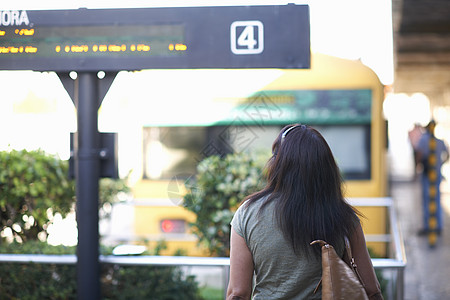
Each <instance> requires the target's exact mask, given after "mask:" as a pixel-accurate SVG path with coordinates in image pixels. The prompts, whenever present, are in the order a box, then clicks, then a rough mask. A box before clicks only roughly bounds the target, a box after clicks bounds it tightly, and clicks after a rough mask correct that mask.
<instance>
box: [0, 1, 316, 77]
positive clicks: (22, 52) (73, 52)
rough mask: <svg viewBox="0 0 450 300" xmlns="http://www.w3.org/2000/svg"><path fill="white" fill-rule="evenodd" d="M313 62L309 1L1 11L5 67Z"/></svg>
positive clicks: (0, 58)
mask: <svg viewBox="0 0 450 300" xmlns="http://www.w3.org/2000/svg"><path fill="white" fill-rule="evenodd" d="M309 65H310V37H309V9H308V6H306V5H294V4H289V5H282V6H223V7H171V8H136V9H77V10H42V11H38V10H36V11H27V10H20V11H14V10H10V11H0V70H36V71H72V70H74V71H97V70H102V71H110V70H141V69H160V68H309Z"/></svg>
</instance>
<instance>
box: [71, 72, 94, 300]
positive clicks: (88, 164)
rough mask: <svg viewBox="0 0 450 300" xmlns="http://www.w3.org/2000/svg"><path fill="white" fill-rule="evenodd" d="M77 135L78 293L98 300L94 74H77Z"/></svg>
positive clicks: (83, 298)
mask: <svg viewBox="0 0 450 300" xmlns="http://www.w3.org/2000/svg"><path fill="white" fill-rule="evenodd" d="M77 81H78V87H77V89H78V93H77V94H78V95H77V96H78V97H76V99H75V105H76V108H77V121H78V122H77V123H78V132H77V137H76V139H75V143H76V144H75V153H74V154H75V177H76V179H77V180H76V196H77V204H76V210H77V214H76V216H77V224H78V246H77V257H78V263H77V287H78V289H77V294H78V299H80V300H90V299H92V300H98V299H100V263H99V226H98V222H99V216H98V205H99V204H98V203H99V200H98V195H99V170H100V159H99V153H98V151H99V144H100V134H99V132H98V126H97V121H98V103H99V89H98V84H97V81H98V79H97V75H96V73H91V72H83V73H79V74H78V78H77Z"/></svg>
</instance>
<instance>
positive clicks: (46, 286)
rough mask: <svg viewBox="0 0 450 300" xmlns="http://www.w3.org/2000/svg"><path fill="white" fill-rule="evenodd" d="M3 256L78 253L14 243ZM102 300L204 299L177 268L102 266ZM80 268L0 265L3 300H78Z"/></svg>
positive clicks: (4, 248) (6, 246)
mask: <svg viewBox="0 0 450 300" xmlns="http://www.w3.org/2000/svg"><path fill="white" fill-rule="evenodd" d="M0 253H35V254H36V253H41V254H74V253H75V247H63V246H50V245H47V244H46V243H43V242H38V241H34V242H28V243H23V244H20V243H11V244H3V245H1V246H0ZM100 281H101V291H102V299H105V300H106V299H108V300H115V299H158V300H191V299H192V300H200V299H201V297H200V296H199V289H198V284H197V282H196V281H195V278H194V277H193V276H184V274H183V273H182V272H181V270H180V269H179V268H177V267H158V266H122V265H114V264H102V266H101V278H100ZM76 291H77V280H76V265H64V264H36V263H0V299H21V300H40V299H76V298H77V293H76Z"/></svg>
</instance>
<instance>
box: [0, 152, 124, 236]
mask: <svg viewBox="0 0 450 300" xmlns="http://www.w3.org/2000/svg"><path fill="white" fill-rule="evenodd" d="M68 174H69V164H68V161H66V160H61V159H59V158H57V157H55V156H51V155H48V154H46V153H45V152H43V151H41V150H36V151H26V150H21V151H17V150H11V151H0V233H3V232H4V231H5V230H6V229H9V230H10V232H11V233H12V236H13V238H14V239H15V240H17V241H31V240H37V239H38V238H39V237H40V238H41V239H42V240H45V239H46V238H47V228H48V226H49V225H50V224H51V222H52V220H53V218H54V216H55V215H56V214H58V213H59V214H61V216H62V217H65V216H66V215H67V214H68V213H69V212H71V211H72V210H73V207H74V204H75V184H74V181H73V180H70V179H69V177H68ZM99 184H100V186H99V206H100V207H99V208H100V215H101V216H103V217H108V213H107V210H105V209H103V208H107V207H108V206H110V204H111V203H113V202H115V201H116V200H117V194H118V193H119V192H124V193H126V192H128V191H129V188H128V187H127V186H126V184H125V180H124V179H119V180H113V179H109V178H103V179H101V180H100V183H99ZM1 241H2V240H1V239H0V242H1Z"/></svg>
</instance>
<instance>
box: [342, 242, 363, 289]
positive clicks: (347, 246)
mask: <svg viewBox="0 0 450 300" xmlns="http://www.w3.org/2000/svg"><path fill="white" fill-rule="evenodd" d="M344 241H345V252H346V253H347V258H348V261H349V262H350V268H352V270H353V272H354V273H355V274H356V276H357V277H358V279H359V282H361V284H362V286H363V287H365V284H364V281H363V280H362V278H361V275H359V272H358V266H357V265H356V262H355V258H354V257H353V254H352V247H351V246H350V241H349V239H348V237H347V236H345V237H344Z"/></svg>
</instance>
